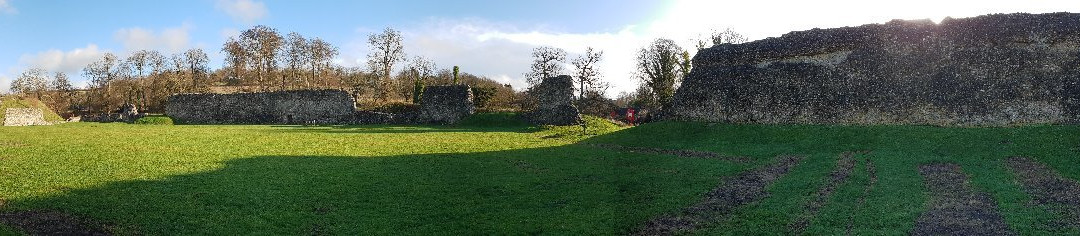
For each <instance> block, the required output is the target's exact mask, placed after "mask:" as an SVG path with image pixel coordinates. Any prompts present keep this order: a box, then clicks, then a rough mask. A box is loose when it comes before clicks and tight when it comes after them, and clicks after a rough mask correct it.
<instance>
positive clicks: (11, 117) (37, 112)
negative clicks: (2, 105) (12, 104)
mask: <svg viewBox="0 0 1080 236" xmlns="http://www.w3.org/2000/svg"><path fill="white" fill-rule="evenodd" d="M30 125H50V123H49V122H46V121H45V113H44V112H42V111H41V109H38V108H8V109H4V126H30Z"/></svg>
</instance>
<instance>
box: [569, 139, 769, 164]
mask: <svg viewBox="0 0 1080 236" xmlns="http://www.w3.org/2000/svg"><path fill="white" fill-rule="evenodd" d="M590 145H591V146H593V147H598V148H603V149H608V150H615V151H619V152H636V153H648V154H664V155H672V156H679V157H692V158H709V159H721V160H727V161H734V162H739V163H746V162H749V161H750V158H748V157H740V156H726V155H721V154H719V153H715V152H705V151H695V150H675V149H663V148H648V147H627V146H622V145H617V144H605V143H597V144H590Z"/></svg>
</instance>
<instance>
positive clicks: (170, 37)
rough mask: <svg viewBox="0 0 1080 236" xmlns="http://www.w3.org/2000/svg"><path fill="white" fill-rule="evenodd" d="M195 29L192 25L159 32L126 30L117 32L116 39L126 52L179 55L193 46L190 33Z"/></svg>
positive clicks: (186, 24)
mask: <svg viewBox="0 0 1080 236" xmlns="http://www.w3.org/2000/svg"><path fill="white" fill-rule="evenodd" d="M193 28H194V26H193V25H192V24H190V23H184V24H183V25H181V26H179V27H174V28H167V29H163V30H160V31H159V32H155V31H154V30H148V29H143V28H139V27H134V28H125V29H120V30H117V31H116V33H115V34H114V38H115V39H116V40H117V41H119V42H120V43H121V44H122V45H124V50H125V51H126V52H132V51H136V50H159V51H162V52H166V53H177V52H181V51H183V50H186V49H188V48H189V47H190V46H191V42H190V41H191V37H190V35H189V32H190V31H191V30H192V29H193Z"/></svg>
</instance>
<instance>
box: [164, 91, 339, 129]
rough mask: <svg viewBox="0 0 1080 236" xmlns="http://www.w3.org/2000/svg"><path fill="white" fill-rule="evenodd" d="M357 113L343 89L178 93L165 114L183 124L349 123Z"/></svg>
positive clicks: (168, 105)
mask: <svg viewBox="0 0 1080 236" xmlns="http://www.w3.org/2000/svg"><path fill="white" fill-rule="evenodd" d="M355 112H356V106H355V102H354V100H353V97H352V96H350V95H349V94H348V93H347V92H345V91H341V90H296V91H280V92H264V93H236V94H177V95H173V96H170V97H169V99H168V102H167V103H166V105H165V114H166V115H168V116H169V117H171V118H172V119H173V120H174V121H176V122H177V123H183V124H345V123H349V122H351V121H352V120H353V116H354V115H355V114H354V113H355Z"/></svg>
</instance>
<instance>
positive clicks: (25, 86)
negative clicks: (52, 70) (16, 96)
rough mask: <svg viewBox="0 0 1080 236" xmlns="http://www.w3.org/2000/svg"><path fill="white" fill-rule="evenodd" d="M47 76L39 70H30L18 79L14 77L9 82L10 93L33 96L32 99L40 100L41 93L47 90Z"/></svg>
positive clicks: (43, 71)
mask: <svg viewBox="0 0 1080 236" xmlns="http://www.w3.org/2000/svg"><path fill="white" fill-rule="evenodd" d="M48 79H49V78H48V75H47V73H46V71H45V70H43V69H41V68H36V67H35V68H30V69H27V70H26V71H23V73H22V74H20V75H19V77H16V78H15V80H14V81H12V82H11V91H12V92H14V93H21V94H27V95H34V98H37V99H38V100H41V95H42V93H44V92H45V90H47V89H48V84H47V83H48V82H47V81H48Z"/></svg>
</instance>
